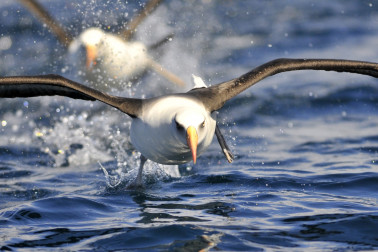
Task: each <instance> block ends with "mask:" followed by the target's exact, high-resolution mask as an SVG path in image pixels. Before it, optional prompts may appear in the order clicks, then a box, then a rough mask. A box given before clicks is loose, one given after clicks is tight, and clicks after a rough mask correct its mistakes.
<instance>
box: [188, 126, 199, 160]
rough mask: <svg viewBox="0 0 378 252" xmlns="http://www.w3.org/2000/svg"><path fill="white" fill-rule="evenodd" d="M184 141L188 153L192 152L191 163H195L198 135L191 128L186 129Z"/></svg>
mask: <svg viewBox="0 0 378 252" xmlns="http://www.w3.org/2000/svg"><path fill="white" fill-rule="evenodd" d="M186 140H187V142H188V146H189V149H190V151H191V152H192V157H193V163H196V161H197V145H198V135H197V131H196V129H195V128H194V127H193V126H190V127H188V129H187V130H186Z"/></svg>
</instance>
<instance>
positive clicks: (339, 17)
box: [0, 0, 378, 251]
mask: <svg viewBox="0 0 378 252" xmlns="http://www.w3.org/2000/svg"><path fill="white" fill-rule="evenodd" d="M39 2H40V3H41V4H42V5H43V6H44V7H45V8H46V9H48V10H49V12H50V13H51V15H52V16H53V17H54V18H56V19H57V20H58V21H59V22H60V23H62V24H63V25H64V27H66V28H67V30H68V31H69V32H70V33H71V34H73V35H74V36H77V35H78V34H80V32H81V31H82V30H84V29H85V28H88V27H92V26H96V27H101V28H102V29H105V30H107V31H108V32H113V33H117V32H118V31H120V30H122V29H123V28H124V27H125V25H126V23H127V21H129V20H130V18H132V16H133V15H134V14H135V13H136V12H137V11H138V10H140V8H141V6H143V4H144V3H145V1H141V2H139V1H135V2H134V1H98V0H97V1H94V0H89V1H79V0H73V1H63V0H55V1H52V0H39ZM170 33H174V37H173V39H172V41H170V42H168V43H167V44H166V45H164V46H162V47H161V48H159V50H158V51H156V52H154V54H153V57H154V58H155V59H156V60H157V61H159V62H160V63H161V64H162V65H163V66H164V67H166V68H167V69H169V70H171V71H172V72H174V73H175V74H177V75H178V76H180V77H181V78H182V79H183V80H185V81H186V82H187V83H188V85H187V87H185V88H184V89H178V88H176V87H172V85H171V84H169V83H167V82H166V81H165V79H163V78H162V77H160V76H159V75H157V74H156V73H154V72H152V71H147V73H146V74H145V75H144V76H143V77H142V78H140V79H139V80H138V81H137V83H134V85H133V86H132V87H129V85H125V90H122V91H117V90H113V91H112V93H113V94H117V95H124V96H134V97H152V96H155V95H157V94H164V93H171V92H183V91H187V90H189V89H190V88H191V87H192V83H191V75H192V74H195V75H198V76H201V77H202V78H203V79H204V81H205V82H206V83H207V84H209V85H211V84H217V83H220V82H223V81H227V80H230V79H232V78H235V77H238V76H240V75H242V74H244V73H246V72H248V71H250V70H251V69H252V68H254V67H256V66H258V65H260V64H262V63H265V62H267V61H269V60H273V59H276V58H282V57H289V58H344V59H354V60H364V61H373V62H378V46H377V45H378V3H377V2H376V1H344V0H334V1H302V0H294V1H225V0H202V1H201V0H193V1H192V0H191V1H173V0H167V1H163V3H162V4H161V5H160V6H159V8H158V9H157V10H156V11H155V12H153V14H151V15H150V16H149V17H148V18H147V19H146V20H145V22H143V23H142V24H141V26H140V27H138V31H137V33H136V35H135V38H134V39H136V40H139V41H142V42H144V43H145V44H147V45H152V44H154V42H156V41H158V40H159V39H161V38H163V37H165V36H166V35H167V34H170ZM78 64H79V63H77V62H74V63H73V62H72V59H71V58H70V56H69V55H68V54H67V52H66V49H65V48H64V47H63V46H62V45H60V44H59V41H58V40H57V39H56V37H55V36H54V35H53V34H52V33H51V32H50V31H49V30H48V29H47V28H46V26H44V25H42V24H41V22H40V21H39V20H38V19H37V18H35V17H34V16H33V15H32V14H30V12H28V10H27V9H25V8H24V7H23V6H22V5H21V4H20V3H19V2H18V1H14V0H2V1H1V2H0V75H1V76H10V75H40V74H49V73H55V74H60V75H63V76H65V77H67V78H70V79H73V80H76V81H79V82H82V83H87V82H86V80H85V79H83V76H82V72H81V70H80V68H78V67H77V66H78ZM103 81H107V80H103ZM130 122H131V120H130V118H129V117H128V116H127V115H124V114H122V113H120V112H119V111H117V110H115V109H113V108H110V107H108V106H105V105H103V104H101V103H99V102H88V101H80V100H71V99H69V98H65V97H38V98H22V99H21V98H20V99H1V100H0V250H4V251H30V250H38V251H50V250H52V249H60V250H69V251H77V250H81V251H106V250H110V251H124V250H146V251H166V250H169V251H200V250H201V251H263V250H267V251H272V250H273V251H281V250H291V251H314V250H322V251H335V250H336V251H344V250H348V251H349V250H378V234H377V230H378V202H377V199H378V80H377V79H374V78H372V77H368V76H361V75H356V74H347V73H331V72H322V71H298V72H292V73H284V74H279V75H276V76H273V77H270V78H268V79H266V80H263V81H261V83H258V84H257V85H256V86H253V87H251V88H249V89H248V90H246V91H245V92H243V93H242V94H240V95H238V96H237V97H235V98H233V99H232V100H230V101H229V102H227V103H226V105H225V106H224V107H223V108H222V109H221V110H220V111H219V115H218V122H219V125H220V128H221V130H222V131H223V133H224V134H225V138H226V140H227V142H228V143H229V145H230V147H231V149H232V151H233V153H234V154H235V156H236V158H235V160H234V162H233V163H231V164H229V163H227V161H226V159H225V158H224V156H223V154H222V153H221V150H220V148H219V146H218V143H217V141H216V140H214V142H213V144H212V145H211V146H210V148H209V149H208V150H207V152H205V153H204V154H203V155H202V156H201V157H199V158H198V160H197V161H198V162H197V164H196V165H193V164H192V163H190V164H188V165H183V166H173V167H168V166H163V165H159V164H156V163H153V162H150V161H148V162H147V163H146V169H145V172H144V176H143V181H144V185H145V188H144V189H142V190H128V189H126V187H127V184H128V183H130V182H131V181H132V180H133V179H134V178H135V176H136V173H137V170H138V167H139V153H138V152H137V151H135V150H134V149H133V148H132V146H131V144H130V142H129V141H130V137H129V133H130V132H129V127H130ZM104 171H106V172H104ZM107 173H108V174H107Z"/></svg>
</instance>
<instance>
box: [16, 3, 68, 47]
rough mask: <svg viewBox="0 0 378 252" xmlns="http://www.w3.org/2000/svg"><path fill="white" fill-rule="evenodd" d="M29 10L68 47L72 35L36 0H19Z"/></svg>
mask: <svg viewBox="0 0 378 252" xmlns="http://www.w3.org/2000/svg"><path fill="white" fill-rule="evenodd" d="M19 1H20V2H21V3H22V4H23V5H24V6H25V7H26V8H27V9H28V10H29V11H30V12H32V13H33V14H34V15H36V16H37V17H38V18H39V19H41V20H42V22H43V23H44V24H46V25H47V26H48V27H49V28H50V29H51V31H52V32H53V33H54V34H55V35H56V36H57V38H58V39H59V41H60V43H62V44H63V45H64V46H66V47H68V46H69V45H70V43H71V42H72V36H71V35H70V34H68V33H67V32H66V31H65V30H64V28H63V27H62V26H61V25H60V24H59V23H58V22H57V21H56V20H55V19H54V18H53V17H52V16H50V14H49V13H48V11H47V10H46V9H44V8H43V6H42V5H40V4H39V3H38V2H37V1H36V0H19Z"/></svg>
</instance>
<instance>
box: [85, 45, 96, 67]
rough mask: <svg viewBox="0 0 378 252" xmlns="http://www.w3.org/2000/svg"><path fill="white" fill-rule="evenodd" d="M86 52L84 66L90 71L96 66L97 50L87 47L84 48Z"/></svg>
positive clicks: (90, 46) (93, 47) (91, 46)
mask: <svg viewBox="0 0 378 252" xmlns="http://www.w3.org/2000/svg"><path fill="white" fill-rule="evenodd" d="M86 50H87V62H86V66H87V69H88V70H89V69H91V68H92V66H94V65H96V58H97V48H96V47H95V46H93V45H88V46H87V47H86Z"/></svg>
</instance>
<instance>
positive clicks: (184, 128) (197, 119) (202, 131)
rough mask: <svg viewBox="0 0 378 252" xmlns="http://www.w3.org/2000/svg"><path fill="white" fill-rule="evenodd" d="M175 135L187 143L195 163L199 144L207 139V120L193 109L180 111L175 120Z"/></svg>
mask: <svg viewBox="0 0 378 252" xmlns="http://www.w3.org/2000/svg"><path fill="white" fill-rule="evenodd" d="M174 124H175V125H174V126H175V129H176V130H175V134H177V136H178V138H179V139H180V140H181V141H182V142H184V143H186V144H187V145H188V147H189V149H190V151H191V153H192V158H193V162H194V163H196V160H197V147H198V143H200V144H202V142H203V140H204V139H205V137H206V128H205V127H206V126H207V122H206V118H205V116H204V115H203V114H201V113H198V111H195V110H193V109H184V110H182V111H179V112H178V113H177V114H176V116H175V118H174Z"/></svg>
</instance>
